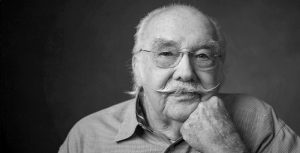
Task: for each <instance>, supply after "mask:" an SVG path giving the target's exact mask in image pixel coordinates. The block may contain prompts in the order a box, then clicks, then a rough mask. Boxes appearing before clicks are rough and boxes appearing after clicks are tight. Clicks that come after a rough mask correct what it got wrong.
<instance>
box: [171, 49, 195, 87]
mask: <svg viewBox="0 0 300 153" xmlns="http://www.w3.org/2000/svg"><path fill="white" fill-rule="evenodd" d="M175 69H176V70H175V72H174V74H173V78H174V79H175V80H178V81H184V82H194V81H196V79H197V76H196V74H195V72H194V68H193V65H192V64H191V62H190V59H189V55H188V54H184V55H183V57H182V59H181V61H180V62H179V64H178V65H177V66H176V67H175Z"/></svg>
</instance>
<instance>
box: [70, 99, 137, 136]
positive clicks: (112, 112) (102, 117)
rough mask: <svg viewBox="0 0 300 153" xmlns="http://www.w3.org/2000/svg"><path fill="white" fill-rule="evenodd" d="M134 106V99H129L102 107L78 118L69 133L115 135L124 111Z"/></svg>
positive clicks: (123, 116) (124, 115) (124, 113)
mask: <svg viewBox="0 0 300 153" xmlns="http://www.w3.org/2000/svg"><path fill="white" fill-rule="evenodd" d="M134 108H135V102H134V99H130V100H127V101H123V102H120V103H118V104H115V105H113V106H110V107H108V108H105V109H102V110H100V111H97V112H95V113H92V114H90V115H88V116H85V117H83V118H82V119H80V120H79V121H78V122H77V123H76V124H75V125H74V126H73V128H72V129H71V133H79V134H80V133H84V135H85V136H87V135H89V134H90V135H103V134H105V135H115V134H116V133H117V132H118V128H119V126H120V124H121V123H122V122H123V120H124V118H125V117H126V113H128V111H131V109H134Z"/></svg>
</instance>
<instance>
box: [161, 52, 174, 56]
mask: <svg viewBox="0 0 300 153" xmlns="http://www.w3.org/2000/svg"><path fill="white" fill-rule="evenodd" d="M158 56H174V53H172V52H160V53H158Z"/></svg>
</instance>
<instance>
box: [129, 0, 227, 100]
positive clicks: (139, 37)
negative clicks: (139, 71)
mask: <svg viewBox="0 0 300 153" xmlns="http://www.w3.org/2000/svg"><path fill="white" fill-rule="evenodd" d="M180 8H183V9H188V10H190V11H194V12H196V13H200V14H204V13H202V12H201V11H200V10H199V9H197V8H195V7H194V6H191V5H184V4H171V5H168V6H163V7H160V8H157V9H155V10H153V11H151V12H149V13H148V14H147V15H146V16H145V17H144V18H142V19H141V20H140V22H139V24H138V25H137V27H136V33H135V35H134V47H133V50H132V57H133V58H134V56H135V54H136V53H138V52H139V50H140V49H141V48H142V45H143V42H144V40H145V35H144V33H145V29H146V26H147V25H148V23H149V22H150V21H151V20H152V19H153V18H154V17H156V16H157V15H160V14H161V13H164V12H167V11H169V10H172V9H180ZM204 15H205V14H204ZM205 16H206V17H207V18H208V20H209V21H210V22H211V23H212V25H213V26H214V28H215V31H216V34H217V37H218V42H219V45H220V53H221V56H222V60H223V61H224V60H225V44H226V43H225V38H224V36H223V34H222V33H221V30H220V26H219V25H218V23H217V22H216V20H215V19H213V18H212V17H209V16H207V15H205ZM132 62H133V61H132ZM132 75H133V87H132V91H129V92H127V93H128V94H130V95H132V96H135V95H136V94H137V93H138V91H139V90H140V88H141V86H140V85H138V82H137V75H136V72H135V70H134V66H133V63H132Z"/></svg>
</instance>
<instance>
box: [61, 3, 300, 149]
mask: <svg viewBox="0 0 300 153" xmlns="http://www.w3.org/2000/svg"><path fill="white" fill-rule="evenodd" d="M135 36H136V37H135V38H136V39H135V46H134V49H133V57H132V68H133V74H134V81H135V85H134V91H133V94H135V95H136V96H135V98H134V99H132V100H129V101H126V102H123V103H120V104H117V105H115V106H112V107H110V108H107V109H104V110H101V111H99V112H96V113H94V114H92V115H89V116H87V117H85V118H83V119H82V120H80V121H79V122H78V123H77V124H76V125H75V126H74V127H73V128H72V130H71V131H70V133H69V135H68V137H67V138H66V140H65V142H64V143H63V145H62V146H61V147H60V150H59V152H60V153H96V152H97V153H158V152H159V153H161V152H170V153H171V152H174V153H175V152H177V153H196V152H197V153H198V152H201V153H246V152H249V153H250V152H255V153H256V152H257V153H292V152H293V153H296V152H300V139H299V137H298V136H297V135H296V134H295V133H294V132H293V131H292V130H291V129H290V128H289V127H288V126H287V125H286V124H285V123H284V122H283V121H282V120H280V119H278V118H277V117H276V115H275V113H274V111H273V109H272V108H271V107H270V106H269V105H268V104H266V103H264V102H262V101H261V100H259V99H256V98H254V97H251V96H246V95H241V94H239V95H238V94H221V93H218V89H219V87H220V86H221V84H222V82H223V80H224V76H223V62H224V58H225V50H224V48H225V43H224V39H223V37H222V34H221V32H220V29H219V27H218V26H217V24H216V22H215V21H214V20H212V19H211V18H209V17H208V16H206V15H204V14H203V13H201V12H200V11H199V10H197V9H196V8H194V7H192V6H186V5H170V6H167V7H163V8H159V9H156V10H154V11H152V12H151V13H149V14H148V15H147V16H146V17H145V18H144V19H142V20H141V22H140V23H139V25H138V28H137V33H136V35H135Z"/></svg>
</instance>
